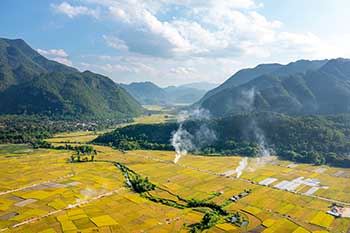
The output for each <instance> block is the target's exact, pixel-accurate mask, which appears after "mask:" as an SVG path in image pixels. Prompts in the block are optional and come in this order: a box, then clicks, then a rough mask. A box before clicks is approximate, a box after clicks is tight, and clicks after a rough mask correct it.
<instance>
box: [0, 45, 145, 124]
mask: <svg viewBox="0 0 350 233" xmlns="http://www.w3.org/2000/svg"><path fill="white" fill-rule="evenodd" d="M142 111H143V108H142V107H141V105H140V104H139V103H138V102H137V101H136V100H135V99H134V98H133V97H132V96H131V95H129V94H128V93H127V92H126V91H125V90H124V89H123V88H122V87H120V86H119V85H117V84H115V83H114V82H113V81H112V80H111V79H109V78H107V77H105V76H102V75H98V74H95V73H92V72H89V71H85V72H79V71H78V70H76V69H74V68H72V67H68V66H65V65H63V64H60V63H57V62H55V61H51V60H48V59H46V58H45V57H43V56H41V55H40V54H39V53H38V52H36V51H35V50H34V49H32V48H31V47H30V46H29V45H27V44H26V43H25V42H24V41H23V40H21V39H16V40H10V39H0V114H40V115H49V116H55V117H74V118H109V117H127V116H136V115H139V114H140V113H141V112H142Z"/></svg>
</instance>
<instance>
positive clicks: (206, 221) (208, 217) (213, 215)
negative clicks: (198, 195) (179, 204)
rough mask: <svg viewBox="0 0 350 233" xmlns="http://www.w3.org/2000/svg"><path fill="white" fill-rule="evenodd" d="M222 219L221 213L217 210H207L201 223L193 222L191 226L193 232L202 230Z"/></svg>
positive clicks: (196, 232)
mask: <svg viewBox="0 0 350 233" xmlns="http://www.w3.org/2000/svg"><path fill="white" fill-rule="evenodd" d="M219 220H220V214H219V213H218V212H216V211H209V212H206V213H205V214H204V216H203V218H202V220H201V222H199V223H195V224H192V225H191V226H190V227H191V229H190V232H191V233H198V232H202V231H204V230H206V229H209V228H211V227H213V226H215V225H216V223H217V222H218V221H219Z"/></svg>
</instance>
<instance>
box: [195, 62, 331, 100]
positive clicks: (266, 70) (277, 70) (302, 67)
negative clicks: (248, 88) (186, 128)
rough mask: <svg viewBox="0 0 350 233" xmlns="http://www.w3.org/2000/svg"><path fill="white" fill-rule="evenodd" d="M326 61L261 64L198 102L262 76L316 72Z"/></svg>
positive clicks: (240, 72)
mask: <svg viewBox="0 0 350 233" xmlns="http://www.w3.org/2000/svg"><path fill="white" fill-rule="evenodd" d="M326 62H327V60H320V61H317V60H316V61H308V60H299V61H296V62H291V63H289V64H287V65H281V64H278V63H273V64H261V65H258V66H256V67H255V68H248V69H242V70H240V71H238V72H237V73H235V74H234V75H232V76H231V77H230V78H229V79H227V80H226V81H225V82H224V83H223V84H221V85H220V86H218V87H217V88H215V89H213V90H211V91H209V92H208V93H207V94H206V95H205V96H204V97H203V98H202V99H201V100H200V101H199V103H202V102H204V101H205V100H206V99H208V98H209V97H211V96H213V95H215V94H217V93H219V92H221V91H223V90H225V89H228V88H233V87H237V86H240V85H243V84H245V83H248V82H249V81H251V80H253V79H255V78H257V77H260V76H262V75H267V74H271V75H277V76H287V75H292V74H296V73H305V72H307V71H309V70H317V69H319V68H320V67H321V66H323V65H324V64H325V63H326Z"/></svg>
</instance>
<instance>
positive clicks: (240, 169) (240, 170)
mask: <svg viewBox="0 0 350 233" xmlns="http://www.w3.org/2000/svg"><path fill="white" fill-rule="evenodd" d="M247 165H248V158H247V157H244V158H243V159H242V160H241V161H240V162H239V165H238V167H237V168H236V169H235V173H236V178H239V177H240V176H241V175H242V173H243V170H244V169H246V167H247Z"/></svg>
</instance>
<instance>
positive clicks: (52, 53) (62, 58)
mask: <svg viewBox="0 0 350 233" xmlns="http://www.w3.org/2000/svg"><path fill="white" fill-rule="evenodd" d="M37 52H38V53H40V54H41V55H43V56H45V57H46V58H48V59H50V60H53V61H57V62H59V63H62V64H64V65H67V66H72V65H73V63H72V61H71V60H69V55H68V53H67V52H66V51H64V50H63V49H49V50H45V49H37Z"/></svg>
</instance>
